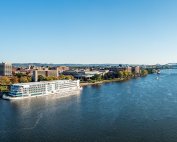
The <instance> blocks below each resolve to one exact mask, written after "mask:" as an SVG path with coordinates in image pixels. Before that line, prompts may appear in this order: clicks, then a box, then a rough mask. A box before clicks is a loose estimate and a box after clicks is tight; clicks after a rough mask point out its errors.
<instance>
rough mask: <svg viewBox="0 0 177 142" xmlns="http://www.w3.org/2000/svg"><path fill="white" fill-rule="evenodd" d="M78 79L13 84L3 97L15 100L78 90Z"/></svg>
mask: <svg viewBox="0 0 177 142" xmlns="http://www.w3.org/2000/svg"><path fill="white" fill-rule="evenodd" d="M80 89H81V87H80V80H54V81H41V82H30V83H18V84H13V85H11V87H10V93H9V95H8V96H6V95H4V96H3V99H7V100H17V99H23V98H29V97H37V96H44V95H50V94H57V95H62V94H64V93H68V92H70V94H72V92H73V91H74V90H76V91H77V90H80Z"/></svg>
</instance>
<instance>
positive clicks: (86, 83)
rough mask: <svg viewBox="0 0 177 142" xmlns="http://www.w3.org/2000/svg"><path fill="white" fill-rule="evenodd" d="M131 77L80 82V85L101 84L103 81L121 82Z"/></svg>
mask: <svg viewBox="0 0 177 142" xmlns="http://www.w3.org/2000/svg"><path fill="white" fill-rule="evenodd" d="M130 79H131V78H126V79H125V78H114V79H109V80H101V81H95V82H81V83H80V86H82V87H83V86H87V85H97V84H98V85H99V84H103V83H107V82H123V81H127V80H130Z"/></svg>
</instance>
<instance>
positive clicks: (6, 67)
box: [0, 63, 12, 76]
mask: <svg viewBox="0 0 177 142" xmlns="http://www.w3.org/2000/svg"><path fill="white" fill-rule="evenodd" d="M0 76H12V64H11V63H0Z"/></svg>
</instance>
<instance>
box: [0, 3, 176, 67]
mask: <svg viewBox="0 0 177 142" xmlns="http://www.w3.org/2000/svg"><path fill="white" fill-rule="evenodd" d="M1 61H10V62H13V63H14V62H21V63H22V62H41V63H133V64H137V63H139V64H142V63H144V64H156V63H161V64H164V63H168V62H177V0H0V62H1Z"/></svg>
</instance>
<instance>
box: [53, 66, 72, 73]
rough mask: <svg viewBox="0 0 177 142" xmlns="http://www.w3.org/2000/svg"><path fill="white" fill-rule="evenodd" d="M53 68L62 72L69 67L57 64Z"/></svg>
mask: <svg viewBox="0 0 177 142" xmlns="http://www.w3.org/2000/svg"><path fill="white" fill-rule="evenodd" d="M55 69H57V70H58V71H59V73H62V72H64V71H67V70H69V67H66V66H59V67H55Z"/></svg>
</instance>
